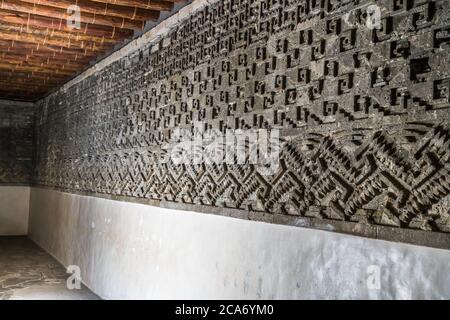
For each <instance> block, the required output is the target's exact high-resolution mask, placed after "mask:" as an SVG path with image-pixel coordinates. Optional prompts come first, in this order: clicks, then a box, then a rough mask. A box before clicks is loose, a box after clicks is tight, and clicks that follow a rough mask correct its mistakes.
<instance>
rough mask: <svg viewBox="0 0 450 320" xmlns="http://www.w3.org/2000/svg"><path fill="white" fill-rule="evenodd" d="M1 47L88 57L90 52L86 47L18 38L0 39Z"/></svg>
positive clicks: (8, 49)
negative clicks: (71, 46)
mask: <svg viewBox="0 0 450 320" xmlns="http://www.w3.org/2000/svg"><path fill="white" fill-rule="evenodd" d="M0 49H3V50H7V51H11V50H18V49H20V50H26V49H28V50H33V52H34V51H39V52H46V53H49V54H52V55H56V54H71V55H78V56H80V57H81V56H83V57H86V56H88V54H89V52H88V51H87V50H86V49H77V48H64V47H60V46H52V45H48V44H46V45H42V44H36V43H29V42H23V41H20V38H19V39H18V40H4V39H0Z"/></svg>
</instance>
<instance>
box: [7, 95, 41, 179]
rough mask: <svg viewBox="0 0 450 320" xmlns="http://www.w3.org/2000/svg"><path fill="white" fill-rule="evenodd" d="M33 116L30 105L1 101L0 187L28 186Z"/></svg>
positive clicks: (32, 108) (32, 106) (32, 109)
mask: <svg viewBox="0 0 450 320" xmlns="http://www.w3.org/2000/svg"><path fill="white" fill-rule="evenodd" d="M33 114H34V105H33V104H31V103H27V102H15V101H8V100H0V184H9V185H11V184H24V185H28V184H29V183H30V178H31V172H32V170H31V168H32V152H33V120H34V119H33Z"/></svg>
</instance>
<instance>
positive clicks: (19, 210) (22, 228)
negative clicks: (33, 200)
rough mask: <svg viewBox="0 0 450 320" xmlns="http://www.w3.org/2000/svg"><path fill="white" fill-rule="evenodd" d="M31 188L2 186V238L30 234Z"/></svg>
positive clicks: (0, 189)
mask: <svg viewBox="0 0 450 320" xmlns="http://www.w3.org/2000/svg"><path fill="white" fill-rule="evenodd" d="M29 204H30V187H19V186H17V187H16V186H0V236H19V235H26V234H27V233H28V215H29Z"/></svg>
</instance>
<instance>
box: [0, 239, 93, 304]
mask: <svg viewBox="0 0 450 320" xmlns="http://www.w3.org/2000/svg"><path fill="white" fill-rule="evenodd" d="M68 277H69V274H67V273H66V271H65V269H64V268H63V267H62V266H61V264H59V263H58V262H57V261H56V260H55V259H54V258H52V257H51V256H50V255H49V254H48V253H45V252H44V251H43V250H42V249H40V248H39V247H38V246H36V245H35V244H34V243H33V242H32V241H31V240H29V239H28V238H26V237H0V300H97V299H98V297H97V296H96V295H94V294H93V293H92V292H91V291H90V290H89V289H87V288H86V287H85V286H83V287H82V288H81V289H80V290H69V289H67V286H66V280H67V278H68Z"/></svg>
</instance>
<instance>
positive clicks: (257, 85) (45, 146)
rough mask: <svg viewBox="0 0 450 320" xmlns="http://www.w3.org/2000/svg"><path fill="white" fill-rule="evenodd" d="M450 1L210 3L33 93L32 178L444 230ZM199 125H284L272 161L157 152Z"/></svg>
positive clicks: (108, 191)
mask: <svg viewBox="0 0 450 320" xmlns="http://www.w3.org/2000/svg"><path fill="white" fill-rule="evenodd" d="M374 3H376V5H377V7H369V6H370V5H373V4H374ZM378 9H379V11H378ZM378 12H379V13H380V17H381V22H380V25H379V28H378V26H376V25H375V27H376V28H374V25H373V23H372V22H373V20H372V19H375V22H376V15H377V14H378ZM449 12H450V1H443V0H441V1H426V0H423V1H421V0H414V1H412V0H411V1H408V0H396V1H365V0H360V1H358V0H353V1H349V0H342V1H338V0H321V1H319V0H317V1H316V0H240V1H235V0H220V1H217V2H215V3H213V4H211V5H208V6H207V7H205V8H202V9H200V10H198V11H196V12H193V13H192V14H191V15H190V16H188V17H186V18H185V19H184V20H183V21H180V22H179V23H177V24H176V25H174V26H173V28H172V29H171V30H170V31H169V32H168V33H167V34H166V35H165V36H163V37H161V38H160V39H159V40H158V41H154V42H151V43H149V44H148V45H146V46H144V47H142V48H140V49H138V50H136V51H135V52H134V53H131V54H129V55H127V56H125V57H123V58H122V59H120V60H118V61H116V62H114V63H112V64H110V65H109V66H107V67H105V68H104V69H102V70H100V71H99V72H98V73H96V74H94V75H92V76H89V77H87V78H85V79H83V80H82V81H80V82H78V83H75V84H73V85H72V86H71V87H70V88H68V89H67V90H60V91H59V92H56V93H55V94H52V95H50V96H49V97H47V98H46V99H45V100H43V101H41V102H39V105H38V110H37V112H38V114H37V119H36V129H35V130H36V143H37V145H36V146H37V148H36V152H35V164H36V165H35V167H34V174H33V181H34V183H35V184H37V185H40V186H46V187H51V188H57V189H62V190H67V191H70V192H81V193H87V194H97V195H102V194H103V195H108V196H111V197H128V198H129V199H140V200H148V201H149V202H151V203H153V204H160V203H162V202H164V203H177V204H178V206H179V207H180V208H187V207H188V206H190V205H195V206H197V208H208V209H207V211H210V212H214V211H216V212H220V211H225V210H227V209H238V211H239V210H240V212H243V214H244V213H245V212H256V213H261V214H264V215H266V216H275V215H276V216H282V217H299V218H300V217H304V218H308V219H312V220H313V221H326V222H327V223H330V224H333V223H334V222H339V223H343V224H344V225H345V224H346V223H348V224H351V223H355V224H357V225H364V226H389V227H393V228H396V230H398V232H402V230H405V229H407V230H423V231H427V232H429V233H428V235H429V237H431V238H432V237H433V235H434V234H436V235H438V234H440V235H442V234H443V233H447V234H448V233H449V232H450V218H449V210H450V198H449V193H450V175H449V170H450V148H449V144H450V128H449V124H450V122H449V119H450V109H449V107H450V50H449V47H450V14H449ZM197 122H200V123H202V124H203V126H204V128H206V129H207V128H215V129H218V130H220V131H221V132H225V131H226V130H230V129H244V130H245V129H268V130H272V129H279V130H280V135H281V141H282V148H281V151H280V166H279V168H278V170H277V171H276V172H275V173H274V174H271V175H267V174H264V172H262V169H261V168H260V167H258V166H256V165H253V164H251V163H250V161H248V158H247V163H246V164H244V165H237V164H227V163H215V164H208V163H199V164H194V163H191V164H176V163H174V162H172V161H169V162H163V161H162V159H163V158H164V157H165V156H166V153H167V146H168V144H169V142H170V141H171V139H172V138H173V135H174V131H175V129H177V128H188V129H193V127H194V125H195V123H197ZM2 137H3V135H2ZM16 147H17V146H16ZM9 150H12V149H9ZM447 239H448V238H447Z"/></svg>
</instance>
